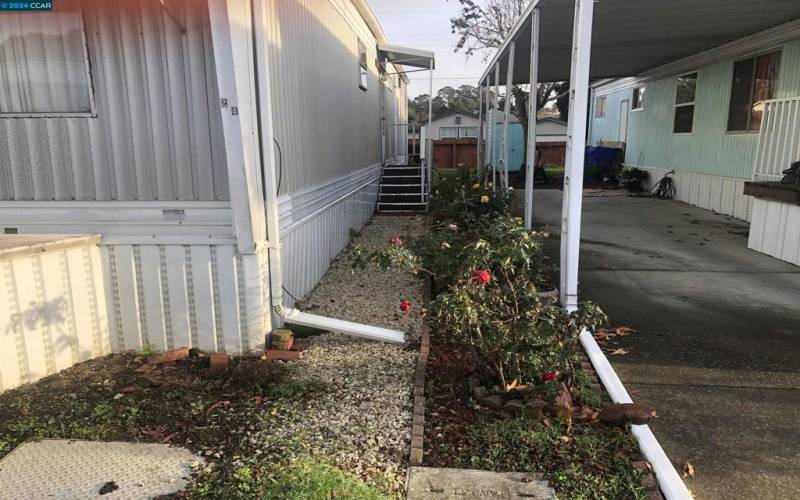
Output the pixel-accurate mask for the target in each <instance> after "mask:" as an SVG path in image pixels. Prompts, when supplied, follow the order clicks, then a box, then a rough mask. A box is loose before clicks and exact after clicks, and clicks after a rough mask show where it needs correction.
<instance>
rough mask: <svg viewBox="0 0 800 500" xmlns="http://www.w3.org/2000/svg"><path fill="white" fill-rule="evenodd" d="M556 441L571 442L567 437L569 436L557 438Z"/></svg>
mask: <svg viewBox="0 0 800 500" xmlns="http://www.w3.org/2000/svg"><path fill="white" fill-rule="evenodd" d="M558 439H559V440H561V441H562V442H564V443H571V442H572V438H571V437H569V436H559V437H558Z"/></svg>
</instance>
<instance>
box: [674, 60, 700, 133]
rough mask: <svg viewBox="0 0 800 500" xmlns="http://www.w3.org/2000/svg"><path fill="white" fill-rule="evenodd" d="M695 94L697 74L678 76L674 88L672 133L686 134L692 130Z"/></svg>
mask: <svg viewBox="0 0 800 500" xmlns="http://www.w3.org/2000/svg"><path fill="white" fill-rule="evenodd" d="M696 94H697V73H691V74H688V75H683V76H679V77H678V80H677V84H676V88H675V123H674V125H673V128H672V131H673V132H675V133H676V134H687V133H691V132H692V130H694V102H695V101H694V100H695V95H696Z"/></svg>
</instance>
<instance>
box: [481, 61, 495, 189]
mask: <svg viewBox="0 0 800 500" xmlns="http://www.w3.org/2000/svg"><path fill="white" fill-rule="evenodd" d="M492 120H494V111H493V110H492V78H491V76H487V77H486V153H484V155H485V158H484V161H483V165H484V166H485V167H486V168H487V170H488V169H489V168H490V165H491V164H492V161H493V158H494V135H493V134H494V127H492ZM488 173H489V172H488V171H487V172H484V174H483V175H484V176H486V174H488ZM484 178H485V177H484ZM484 183H485V182H484Z"/></svg>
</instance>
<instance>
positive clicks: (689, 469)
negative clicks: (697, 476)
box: [683, 462, 694, 479]
mask: <svg viewBox="0 0 800 500" xmlns="http://www.w3.org/2000/svg"><path fill="white" fill-rule="evenodd" d="M683 477H684V478H687V477H690V478H692V479H694V467H693V466H692V464H690V463H689V462H686V463H685V464H683Z"/></svg>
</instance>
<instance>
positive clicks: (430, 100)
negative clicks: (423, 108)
mask: <svg viewBox="0 0 800 500" xmlns="http://www.w3.org/2000/svg"><path fill="white" fill-rule="evenodd" d="M432 122H433V59H431V60H430V62H429V64H428V137H427V144H426V145H425V147H427V148H428V161H427V162H426V166H427V167H428V191H427V193H428V195H430V191H431V177H432V173H431V170H432V168H433V135H432V134H431V132H433V127H432V126H431V123H432ZM421 174H422V175H425V171H424V170H423V171H422V172H421ZM423 184H424V182H423ZM428 198H429V196H426V197H425V203H427V202H428ZM426 206H427V205H426Z"/></svg>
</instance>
